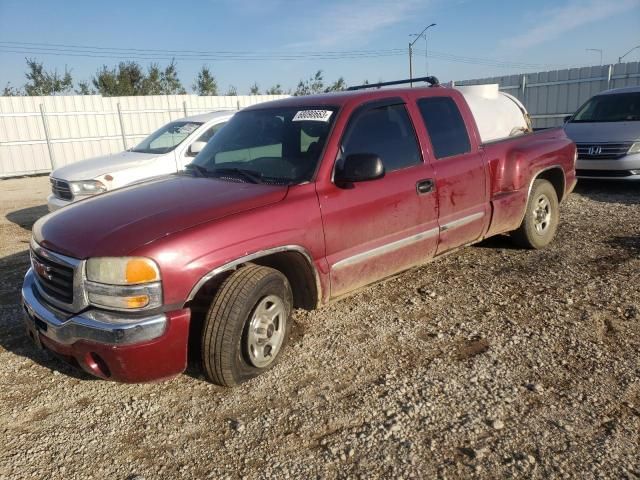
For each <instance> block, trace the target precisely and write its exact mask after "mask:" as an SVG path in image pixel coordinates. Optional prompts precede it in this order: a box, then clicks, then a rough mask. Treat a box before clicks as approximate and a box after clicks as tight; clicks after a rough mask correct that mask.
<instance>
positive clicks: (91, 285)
mask: <svg viewBox="0 0 640 480" xmlns="http://www.w3.org/2000/svg"><path fill="white" fill-rule="evenodd" d="M86 276H87V282H86V283H85V285H86V289H87V295H88V298H89V302H90V303H91V304H92V305H95V306H98V307H105V308H113V309H116V310H131V309H137V310H140V309H145V310H147V309H150V308H155V307H159V306H161V305H162V283H161V281H160V280H161V279H160V270H159V269H158V265H157V264H156V263H155V262H154V261H153V260H151V259H150V258H144V257H98V258H90V259H89V260H87V266H86Z"/></svg>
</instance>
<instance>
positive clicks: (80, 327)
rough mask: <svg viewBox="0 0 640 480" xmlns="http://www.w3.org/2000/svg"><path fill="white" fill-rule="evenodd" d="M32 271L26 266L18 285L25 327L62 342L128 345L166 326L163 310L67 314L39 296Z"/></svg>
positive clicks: (149, 337) (161, 332)
mask: <svg viewBox="0 0 640 480" xmlns="http://www.w3.org/2000/svg"><path fill="white" fill-rule="evenodd" d="M35 281H36V280H35V274H34V272H33V270H31V269H29V271H28V272H27V274H26V276H25V278H24V283H23V285H22V303H23V306H24V310H25V311H24V317H25V322H26V323H27V327H28V328H29V329H31V330H36V331H37V332H38V333H40V334H41V335H43V336H45V337H47V338H49V339H51V340H53V341H54V342H57V343H59V344H63V345H71V344H73V343H75V342H77V341H79V340H84V341H88V342H97V343H103V344H107V345H129V344H133V343H141V342H146V341H149V340H153V339H155V338H158V337H160V336H161V335H162V334H163V333H164V332H165V330H166V327H167V317H166V315H165V314H163V313H160V314H154V315H149V316H145V317H134V316H131V315H127V314H125V313H117V312H107V311H105V310H97V309H90V310H86V311H84V312H82V313H79V314H76V315H72V316H69V314H66V313H64V312H62V311H61V310H58V309H55V308H53V307H51V306H49V305H47V304H45V303H43V302H42V301H41V300H40V297H39V296H38V293H37V289H36V285H35Z"/></svg>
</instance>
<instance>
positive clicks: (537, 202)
mask: <svg viewBox="0 0 640 480" xmlns="http://www.w3.org/2000/svg"><path fill="white" fill-rule="evenodd" d="M544 206H546V207H548V208H544ZM544 212H548V215H544V214H543V213H544ZM542 217H545V219H546V222H545V221H544V220H542ZM559 220H560V209H559V203H558V195H557V193H556V190H555V188H553V185H551V182H549V181H548V180H542V179H540V180H535V181H534V182H533V187H532V188H531V193H530V194H529V198H528V199H527V209H526V211H525V215H524V219H523V220H522V223H521V224H520V227H519V228H518V229H517V230H514V231H513V232H511V238H512V239H513V241H514V242H515V243H516V244H517V245H519V246H521V247H524V248H533V249H541V248H545V247H546V246H547V245H549V244H550V243H551V241H552V240H553V237H555V235H556V231H557V230H558V222H559Z"/></svg>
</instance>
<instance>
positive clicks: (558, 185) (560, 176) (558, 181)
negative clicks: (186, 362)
mask: <svg viewBox="0 0 640 480" xmlns="http://www.w3.org/2000/svg"><path fill="white" fill-rule="evenodd" d="M536 179H543V180H547V181H549V182H550V183H551V185H553V188H554V189H555V191H556V194H557V195H558V201H562V198H563V197H564V172H563V171H562V169H561V168H551V169H549V170H545V171H544V172H542V173H541V174H540V175H538V176H537V177H536Z"/></svg>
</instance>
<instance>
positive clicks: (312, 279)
mask: <svg viewBox="0 0 640 480" xmlns="http://www.w3.org/2000/svg"><path fill="white" fill-rule="evenodd" d="M247 263H249V262H247ZM250 263H253V264H255V265H262V266H265V267H270V268H273V269H275V270H278V271H279V272H281V273H282V274H283V275H284V276H285V277H287V280H289V285H291V290H292V292H293V306H294V307H295V308H303V309H305V310H313V309H314V308H316V306H317V303H318V295H319V292H318V289H317V286H316V276H315V272H314V271H313V267H312V266H311V265H310V263H309V261H308V260H307V258H306V257H305V256H304V255H302V254H301V253H299V252H296V251H284V252H277V253H272V254H270V255H265V256H264V257H259V258H256V259H253V260H251V262H250ZM242 266H243V264H240V265H238V267H237V268H242ZM233 272H234V270H228V271H226V272H222V273H220V274H219V275H216V276H215V277H213V278H211V279H210V280H209V281H207V282H206V283H205V284H204V285H202V287H200V289H199V290H198V292H197V293H196V295H195V297H194V298H193V301H192V302H191V305H192V307H193V305H194V304H198V303H200V304H202V303H206V304H210V303H211V299H212V298H213V296H214V295H215V294H216V292H217V291H218V288H219V287H220V285H221V284H222V282H223V281H224V280H225V279H226V278H227V277H228V276H229V275H231V274H232V273H233Z"/></svg>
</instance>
